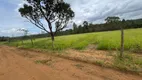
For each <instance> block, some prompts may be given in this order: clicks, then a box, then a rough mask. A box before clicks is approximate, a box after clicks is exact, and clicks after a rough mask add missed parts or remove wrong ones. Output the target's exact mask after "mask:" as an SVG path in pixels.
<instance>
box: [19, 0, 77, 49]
mask: <svg viewBox="0 0 142 80" xmlns="http://www.w3.org/2000/svg"><path fill="white" fill-rule="evenodd" d="M25 1H26V3H25V4H24V5H23V7H21V8H20V9H19V12H20V14H21V16H22V17H25V18H26V19H28V20H29V21H30V22H31V23H32V24H34V25H35V26H36V27H38V28H40V29H42V30H44V31H46V32H47V33H49V34H50V35H51V39H52V47H54V45H53V44H54V43H53V42H54V36H55V34H56V33H57V32H58V31H61V30H62V29H64V28H65V27H66V26H67V24H68V22H69V21H70V20H71V19H72V18H73V17H74V15H75V14H74V12H73V11H72V9H71V7H70V5H69V4H68V3H66V2H64V1H63V0H25ZM44 21H46V22H47V26H45V24H43V22H44ZM53 24H55V26H53Z"/></svg>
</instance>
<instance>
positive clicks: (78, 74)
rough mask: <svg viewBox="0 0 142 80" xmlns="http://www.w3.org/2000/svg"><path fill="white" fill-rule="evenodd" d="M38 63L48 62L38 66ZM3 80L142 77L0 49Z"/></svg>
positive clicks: (135, 79)
mask: <svg viewBox="0 0 142 80" xmlns="http://www.w3.org/2000/svg"><path fill="white" fill-rule="evenodd" d="M39 60H40V61H46V62H44V63H45V64H39V62H38V61H39ZM37 63H38V64H37ZM0 80H142V77H141V76H138V75H132V74H126V73H123V72H120V71H115V70H113V69H108V68H103V67H99V66H95V65H92V64H87V63H82V62H76V61H72V60H68V59H63V58H60V57H55V56H51V55H48V54H44V53H42V52H34V51H27V50H20V49H17V48H13V47H8V46H0Z"/></svg>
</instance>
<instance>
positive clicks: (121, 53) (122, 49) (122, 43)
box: [120, 27, 124, 58]
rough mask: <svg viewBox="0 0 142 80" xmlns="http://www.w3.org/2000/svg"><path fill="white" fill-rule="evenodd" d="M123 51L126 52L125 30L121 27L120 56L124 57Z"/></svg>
mask: <svg viewBox="0 0 142 80" xmlns="http://www.w3.org/2000/svg"><path fill="white" fill-rule="evenodd" d="M123 52H124V30H123V27H121V50H120V58H123Z"/></svg>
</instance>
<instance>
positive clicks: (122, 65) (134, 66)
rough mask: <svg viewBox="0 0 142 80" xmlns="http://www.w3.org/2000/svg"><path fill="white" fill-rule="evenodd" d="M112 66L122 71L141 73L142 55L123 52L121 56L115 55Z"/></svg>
mask: <svg viewBox="0 0 142 80" xmlns="http://www.w3.org/2000/svg"><path fill="white" fill-rule="evenodd" d="M113 66H114V67H115V68H117V69H120V70H123V71H131V72H137V73H142V57H137V56H136V55H135V54H130V53H124V56H123V58H120V57H119V55H115V56H114V62H113Z"/></svg>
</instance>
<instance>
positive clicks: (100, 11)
mask: <svg viewBox="0 0 142 80" xmlns="http://www.w3.org/2000/svg"><path fill="white" fill-rule="evenodd" d="M23 1H24V0H0V36H19V35H22V34H23V33H22V32H19V31H17V29H20V28H25V29H28V30H29V33H30V34H35V33H40V32H41V30H40V29H38V28H36V27H35V26H34V25H32V24H31V23H29V22H27V20H26V19H24V18H22V17H21V16H20V14H19V13H18V11H17V10H18V8H19V7H21V5H22V3H23ZM65 1H66V2H68V3H69V4H71V7H72V9H73V11H74V12H75V18H74V19H73V21H74V22H76V23H77V24H81V23H82V22H83V21H84V20H86V21H88V22H92V23H102V22H104V19H105V18H106V17H107V16H119V17H120V18H124V19H137V18H142V4H141V3H142V0H101V1H100V0H65Z"/></svg>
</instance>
